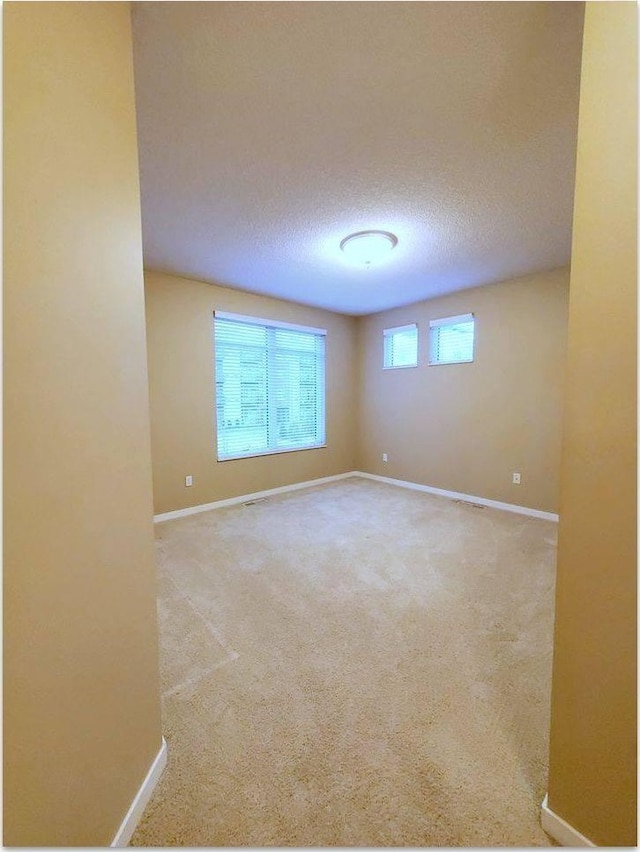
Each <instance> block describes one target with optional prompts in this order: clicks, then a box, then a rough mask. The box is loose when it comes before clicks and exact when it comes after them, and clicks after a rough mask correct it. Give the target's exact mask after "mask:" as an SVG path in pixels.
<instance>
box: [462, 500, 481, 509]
mask: <svg viewBox="0 0 640 852" xmlns="http://www.w3.org/2000/svg"><path fill="white" fill-rule="evenodd" d="M454 503H461V504H462V505H463V506H473V508H474V509H485V508H486V506H481V505H480V503H472V502H471V501H470V500H454Z"/></svg>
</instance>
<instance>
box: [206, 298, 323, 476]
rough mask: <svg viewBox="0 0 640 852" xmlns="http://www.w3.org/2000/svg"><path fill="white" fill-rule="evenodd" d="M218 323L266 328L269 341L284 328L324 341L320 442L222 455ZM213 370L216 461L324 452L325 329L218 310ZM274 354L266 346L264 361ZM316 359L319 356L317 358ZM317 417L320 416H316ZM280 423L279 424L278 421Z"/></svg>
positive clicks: (269, 411) (270, 414)
mask: <svg viewBox="0 0 640 852" xmlns="http://www.w3.org/2000/svg"><path fill="white" fill-rule="evenodd" d="M216 320H228V321H230V322H236V323H238V324H244V325H255V326H257V327H259V328H263V329H265V331H266V338H267V341H268V340H269V339H270V337H271V335H270V334H269V331H270V330H271V332H274V331H277V330H280V329H284V330H285V331H294V332H302V333H304V334H310V335H314V336H316V337H322V338H323V346H322V376H321V377H320V380H319V381H318V382H317V384H316V390H318V389H320V390H321V399H320V400H319V401H316V411H320V412H321V416H320V417H317V420H316V423H317V424H319V431H320V437H321V440H320V441H319V442H318V443H313V444H307V445H305V446H302V447H273V446H271V447H269V449H266V450H261V451H258V452H251V453H242V454H240V455H222V456H221V455H220V448H219V441H218V397H217V384H218V382H217V372H216ZM212 338H213V371H214V376H213V378H214V381H213V396H214V399H213V403H214V404H213V413H214V423H215V430H214V431H215V441H214V443H215V449H216V461H217V462H219V463H223V462H227V461H238V460H239V459H251V458H258V457H260V456H275V455H280V454H282V453H298V452H307V451H309V450H320V449H325V448H326V446H327V404H326V403H327V381H326V374H327V350H326V338H327V329H324V328H313V327H311V326H304V325H297V324H294V323H288V322H282V321H281V320H271V319H264V318H262V317H253V316H246V315H244V314H235V313H229V312H228V311H218V310H215V311H214V312H213V335H212ZM274 354H275V348H274V347H270V346H269V344H268V343H267V344H266V346H265V358H266V360H267V362H269V361H270V360H271V359H272V358H273V357H274ZM316 357H317V356H316ZM269 390H270V388H269V383H268V380H267V387H266V418H267V423H268V424H269V425H268V427H267V431H268V432H269V431H270V430H271V428H272V424H271V421H272V420H273V418H274V416H277V415H274V411H275V408H274V401H273V399H271V398H270V395H269ZM316 416H317V415H316ZM276 422H277V421H276ZM274 434H276V435H277V429H275V430H274ZM316 434H318V428H317V429H316Z"/></svg>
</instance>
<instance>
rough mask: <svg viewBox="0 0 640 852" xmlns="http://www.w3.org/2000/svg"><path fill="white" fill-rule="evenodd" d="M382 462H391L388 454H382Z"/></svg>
mask: <svg viewBox="0 0 640 852" xmlns="http://www.w3.org/2000/svg"><path fill="white" fill-rule="evenodd" d="M382 461H383V462H388V461H389V456H388V455H387V454H386V453H383V454H382Z"/></svg>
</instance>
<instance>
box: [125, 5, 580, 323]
mask: <svg viewBox="0 0 640 852" xmlns="http://www.w3.org/2000/svg"><path fill="white" fill-rule="evenodd" d="M582 16H583V4H582V3H573V2H567V3H565V2H538V3H526V2H525V3H521V2H513V3H512V2H495V3H492V2H478V3H475V2H472V3H465V2H460V3H458V2H230V3H226V2H212V3H200V2H191V3H181V2H157V3H156V2H153V3H147V2H137V3H134V4H133V22H134V60H135V76H136V96H137V110H138V133H139V146H140V168H141V188H142V220H143V234H144V256H145V266H146V267H147V268H151V269H158V270H164V271H167V272H175V273H178V274H180V275H183V276H185V277H189V278H197V279H201V280H204V281H209V282H213V283H218V284H223V285H225V286H228V287H238V288H241V289H244V290H249V291H252V292H255V293H265V294H269V295H272V296H278V297H281V298H284V299H291V300H294V301H297V302H303V303H306V304H310V305H317V306H319V307H324V308H329V309H332V310H335V311H340V312H342V313H348V314H356V315H358V314H367V313H372V312H374V311H379V310H383V309H386V308H389V307H393V306H396V305H401V304H407V303H410V302H414V301H417V300H419V299H424V298H428V297H431V296H435V295H439V294H442V293H447V292H451V291H453V290H457V289H462V288H465V287H472V286H475V285H478V284H483V283H488V282H491V281H499V280H504V279H507V278H510V277H513V276H516V275H521V274H526V273H529V272H535V271H538V270H545V269H550V268H553V267H557V266H561V265H564V264H567V263H568V262H569V257H570V241H571V214H572V206H573V181H574V159H575V144H576V127H577V110H578V88H579V73H580V51H581V40H582ZM368 228H376V229H382V230H385V231H392V232H393V233H395V234H396V235H397V236H398V239H399V242H398V245H397V247H396V248H395V249H394V251H393V252H392V254H391V256H390V258H389V260H388V261H387V262H385V263H384V264H383V265H381V266H379V267H376V268H370V269H360V268H354V267H353V266H351V265H349V263H348V261H347V259H346V258H345V256H344V255H343V254H342V253H341V251H340V248H339V243H340V240H341V239H342V238H343V237H344V236H346V235H347V234H349V233H352V232H354V231H359V230H364V229H368Z"/></svg>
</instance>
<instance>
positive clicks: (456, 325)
mask: <svg viewBox="0 0 640 852" xmlns="http://www.w3.org/2000/svg"><path fill="white" fill-rule="evenodd" d="M474 331H475V319H474V316H473V314H462V315H461V316H457V317H444V318H443V319H436V320H431V321H430V322H429V364H462V363H465V362H469V361H473V347H474V337H475V335H474Z"/></svg>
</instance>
